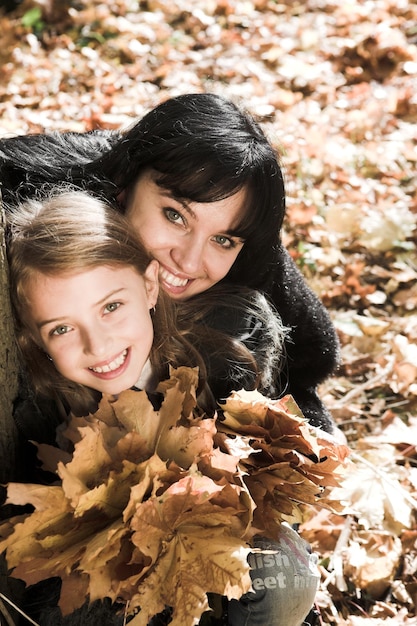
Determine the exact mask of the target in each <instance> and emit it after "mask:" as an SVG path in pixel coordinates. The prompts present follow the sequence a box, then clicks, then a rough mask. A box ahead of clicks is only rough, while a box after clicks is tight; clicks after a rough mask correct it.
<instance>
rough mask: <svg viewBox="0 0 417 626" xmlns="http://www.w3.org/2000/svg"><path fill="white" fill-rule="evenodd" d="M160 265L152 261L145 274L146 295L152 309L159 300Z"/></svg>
mask: <svg viewBox="0 0 417 626" xmlns="http://www.w3.org/2000/svg"><path fill="white" fill-rule="evenodd" d="M158 274H159V263H158V261H156V260H155V259H154V260H153V261H151V262H150V263H149V265H148V267H147V268H146V270H145V273H144V279H145V289H146V295H147V297H148V306H149V308H150V309H152V308H153V307H154V306H155V304H156V301H157V300H158V293H159V280H158Z"/></svg>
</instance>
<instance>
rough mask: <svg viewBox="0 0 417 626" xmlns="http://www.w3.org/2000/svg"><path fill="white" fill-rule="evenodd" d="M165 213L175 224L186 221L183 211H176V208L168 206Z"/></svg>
mask: <svg viewBox="0 0 417 626" xmlns="http://www.w3.org/2000/svg"><path fill="white" fill-rule="evenodd" d="M164 213H165V217H166V218H167V220H168V221H169V222H172V223H173V224H180V223H182V224H183V223H184V218H183V217H182V215H181V213H179V211H176V210H175V209H169V208H166V209H164Z"/></svg>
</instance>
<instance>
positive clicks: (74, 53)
mask: <svg viewBox="0 0 417 626" xmlns="http://www.w3.org/2000/svg"><path fill="white" fill-rule="evenodd" d="M54 4H55V6H56V7H57V8H58V9H59V8H61V7H63V8H62V10H61V11H60V15H59V16H58V18H56V21H54V20H55V18H53V16H52V13H51V10H49V13H48V10H47V9H48V6H49V7H52V5H54ZM39 6H43V7H46V9H45V8H44V9H43V13H44V14H42V15H41V19H39V18H38V21H36V19H35V18H36V15H34V14H32V18H31V19H32V25H30V20H27V19H26V21H25V23H23V18H24V16H25V15H26V13H27V11H29V10H30V9H33V8H36V7H39ZM41 22H43V26H42V24H41ZM416 23H417V5H416V4H415V2H409V1H404V2H398V0H369V1H367V2H363V1H362V0H350V1H349V2H334V1H331V0H321V1H318V0H305V1H304V0H303V1H294V0H283V1H281V2H274V1H271V0H246V1H245V2H242V1H240V0H212V1H210V2H207V0H178V1H177V2H168V1H166V0H148V2H139V1H136V0H117V1H112V2H110V1H109V0H106V1H105V0H90V1H89V2H84V1H82V0H80V1H79V2H77V3H76V5H73V6H70V7H69V8H68V7H67V3H64V2H53V1H50V2H47V3H46V2H44V1H43V0H42V2H41V1H40V0H25V2H24V3H21V4H19V5H18V7H17V9H16V10H15V11H11V12H10V13H5V12H4V11H3V12H1V9H0V41H1V46H0V61H1V70H0V71H1V82H0V132H1V133H2V134H3V135H10V134H16V133H17V134H24V133H28V132H45V131H46V132H48V131H51V130H76V131H84V130H90V129H92V128H110V129H112V128H119V127H126V126H128V125H130V124H131V123H132V122H133V121H134V120H135V119H136V117H137V116H141V115H143V114H144V113H145V112H146V111H147V110H148V109H150V108H152V107H153V106H154V105H156V104H157V103H159V102H160V101H161V100H164V99H166V98H168V97H170V96H173V95H177V94H178V93H187V92H194V91H213V92H215V93H221V94H224V95H226V96H228V97H230V98H232V99H234V100H236V101H237V102H238V103H240V104H242V105H244V106H246V107H247V108H248V109H249V111H251V112H252V113H253V114H255V115H256V116H257V117H258V119H259V120H260V121H261V122H262V124H263V126H264V128H265V129H266V130H267V132H268V134H269V136H270V138H271V140H272V141H273V143H274V145H275V146H276V147H277V148H278V150H279V152H280V154H281V161H282V164H283V168H284V172H285V180H286V186H287V218H286V221H285V229H284V233H283V236H284V242H285V244H286V246H287V247H288V249H289V251H290V252H291V254H292V256H293V257H294V258H295V260H296V261H297V263H298V264H299V266H300V268H301V269H302V271H303V273H304V275H305V276H306V279H307V281H308V282H309V284H310V285H311V286H312V288H313V289H314V290H315V291H316V292H317V294H318V295H319V296H320V297H321V298H322V300H323V302H324V303H325V305H326V306H327V307H328V309H329V311H330V314H331V316H332V319H333V320H334V322H335V325H336V328H337V330H338V332H339V336H340V339H341V357H342V358H341V366H340V368H339V370H338V371H337V372H336V374H335V376H334V377H332V378H331V379H330V380H329V381H327V382H326V383H325V384H323V385H322V387H321V390H320V392H321V396H322V397H323V398H324V400H325V402H326V404H327V406H328V407H329V408H330V409H331V411H332V413H333V415H334V416H335V419H336V420H337V422H338V424H339V426H340V428H341V430H342V431H343V432H344V434H345V435H346V437H347V440H348V442H349V445H350V446H351V447H352V448H354V450H355V453H356V454H358V455H359V456H362V455H366V458H367V459H368V458H369V455H370V454H371V453H372V465H373V466H374V467H375V469H380V470H381V471H382V475H388V476H389V475H391V473H392V477H393V478H395V480H396V481H397V482H396V483H395V484H396V485H398V484H399V485H400V486H401V489H400V490H398V491H395V492H394V493H395V498H396V499H398V500H396V499H394V502H393V506H394V508H395V509H397V510H398V516H399V517H400V518H401V519H402V518H403V517H404V519H406V518H407V511H408V509H409V507H410V504H409V502H408V503H407V498H406V497H405V496H404V493H405V492H406V493H408V494H409V495H410V497H411V498H415V497H416V479H415V470H416V467H417V458H416V451H415V435H414V432H415V428H416V426H415V419H416V415H417V412H416V410H417V389H416V356H415V346H416V344H417V320H416V309H417V256H416V220H417V218H416V215H417V195H416V163H417V148H416V145H417V136H416V133H417V131H416V129H417V125H416V121H417V99H416V95H415V94H416V93H417V37H416ZM25 24H26V25H25ZM368 438H371V440H369V441H368ZM391 438H392V439H391ZM398 439H402V441H401V442H400V441H398ZM385 444H388V445H389V446H391V448H392V450H393V451H394V452H393V455H387V450H386V446H385ZM368 447H369V448H370V452H369V454H368V452H367V450H368ZM379 452H381V456H379ZM223 460H224V457H223ZM213 462H214V461H213ZM353 462H354V463H355V464H357V465H358V468H359V467H361V468H362V471H363V472H364V475H365V476H367V480H366V481H365V484H369V485H370V486H371V487H372V493H374V492H375V491H376V492H377V493H379V494H380V495H381V494H382V497H381V501H379V500H378V502H375V500H374V499H372V500H370V502H374V506H375V513H377V512H378V519H379V520H380V521H381V517H382V515H384V516H385V512H384V504H383V503H384V500H385V496H384V495H383V494H384V491H383V485H384V481H383V480H382V477H381V475H380V476H378V475H377V474H375V473H374V475H373V476H374V477H373V478H372V473H371V470H370V468H369V466H366V464H365V465H361V464H360V462H359V461H358V459H356V460H355V461H353ZM365 468H366V469H365ZM229 469H230V471H232V468H229ZM358 479H359V476H358ZM377 487H378V488H377ZM378 490H379V491H378ZM381 490H382V491H381ZM391 493H392V492H391ZM345 495H346V498H347V500H348V499H349V496H348V494H345ZM358 497H359V494H356V495H355V498H356V501H358ZM362 499H363V501H364V502H366V495H363V497H362ZM391 499H392V498H391ZM411 508H412V507H411ZM365 513H366V511H365V512H364V511H360V512H359V511H358V516H356V515H354V514H353V513H350V514H347V513H346V515H345V516H335V514H334V513H331V514H330V513H329V514H326V516H325V517H323V513H320V514H319V516H318V517H317V518H312V520H311V527H310V529H309V531H308V533H309V538H310V540H311V541H312V542H313V545H314V547H315V548H316V549H317V551H318V553H319V554H320V555H321V556H322V563H323V580H322V589H321V591H320V594H319V595H318V600H319V604H320V605H321V606H322V607H323V608H322V620H323V621H324V623H328V624H332V625H335V626H362V624H366V625H367V626H381V624H383V625H384V626H397V625H398V624H407V625H408V624H409V625H410V626H414V624H415V620H416V605H417V594H416V588H417V586H416V585H417V580H416V576H415V571H416V570H417V543H416V539H417V538H416V532H417V524H416V522H415V520H414V512H413V513H412V518H413V519H412V523H411V527H410V529H409V530H407V529H404V530H403V531H402V532H401V535H400V540H401V544H402V554H401V557H400V561H399V565H398V567H397V568H396V570H395V573H394V574H392V572H391V573H390V576H389V577H388V579H389V585H388V587H386V591H385V592H383V593H382V595H381V596H380V597H378V599H375V598H374V597H371V596H370V595H369V594H368V593H367V591H366V589H365V587H363V588H362V587H361V586H358V584H357V581H358V580H363V578H364V577H363V576H360V577H359V576H356V575H355V581H356V582H353V579H351V578H350V577H351V575H352V576H354V573H353V570H352V569H349V575H348V572H347V570H345V571H343V564H344V563H347V562H348V560H349V553H346V555H345V557H344V558H342V551H341V550H339V551H338V552H337V554H334V558H332V563H334V568H333V565H332V568H331V570H327V569H326V567H327V566H328V563H329V559H330V558H331V552H332V551H333V550H334V548H335V545H336V540H337V537H339V538H340V537H341V543H340V544H339V545H340V546H343V545H344V544H343V541H344V538H345V537H346V532H347V529H348V528H349V529H352V532H353V531H355V532H357V533H358V535H357V536H358V537H359V536H360V533H361V532H362V530H364V532H366V533H368V534H366V535H362V536H360V540H358V541H359V544H360V546H361V547H362V549H366V545H367V543H368V542H370V543H372V542H373V539H372V533H373V532H375V534H376V537H378V541H379V542H382V543H384V541H385V539H383V537H384V535H383V534H381V529H380V527H379V526H373V524H374V521H373V520H374V517H375V516H374V517H373V518H372V519H371V520H368V521H366V516H365ZM359 520H360V521H359ZM362 524H365V527H363V526H362ZM378 524H379V522H378ZM343 529H344V530H345V533H343V532H342V531H343ZM384 532H385V531H384ZM355 541H356V539H355ZM347 545H348V544H346V546H347ZM386 545H387V550H389V547H390V545H391V544H390V543H389V542H388V540H387V544H386ZM396 545H397V542H394V544H392V546H393V550H394V558H393V559H392V562H395V558H396V555H397V549H396ZM394 569H395V568H394ZM374 574H375V571H374V572H373V573H371V572H370V571H369V570H368V574H367V578H368V583H369V584H371V579H372V576H373V575H374ZM335 577H336V579H337V581H338V584H339V583H340V584H341V580H342V578H343V579H344V580H345V583H344V584H345V590H344V591H340V589H339V587H338V586H336V585H335V584H334V580H335ZM361 584H362V583H361ZM324 607H326V608H324Z"/></svg>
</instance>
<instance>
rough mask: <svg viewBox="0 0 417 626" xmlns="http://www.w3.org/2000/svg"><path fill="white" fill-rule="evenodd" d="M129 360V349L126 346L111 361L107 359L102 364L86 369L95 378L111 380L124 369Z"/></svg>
mask: <svg viewBox="0 0 417 626" xmlns="http://www.w3.org/2000/svg"><path fill="white" fill-rule="evenodd" d="M129 361H130V349H129V348H126V349H125V350H123V352H121V353H120V354H119V355H118V356H116V357H115V358H114V359H112V360H111V361H107V362H105V363H104V364H102V365H96V366H94V367H89V368H88V370H89V371H90V372H91V373H92V374H93V375H94V376H96V377H97V378H100V379H102V380H112V379H113V378H117V377H118V376H120V375H121V374H123V372H124V371H125V370H126V368H127V367H128V365H129Z"/></svg>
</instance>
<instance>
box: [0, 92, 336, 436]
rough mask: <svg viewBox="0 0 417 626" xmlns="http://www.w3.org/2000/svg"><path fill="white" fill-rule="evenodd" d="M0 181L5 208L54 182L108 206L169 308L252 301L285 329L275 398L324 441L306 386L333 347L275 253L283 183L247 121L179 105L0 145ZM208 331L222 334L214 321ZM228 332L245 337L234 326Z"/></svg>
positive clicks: (300, 283)
mask: <svg viewBox="0 0 417 626" xmlns="http://www.w3.org/2000/svg"><path fill="white" fill-rule="evenodd" d="M0 179H1V182H2V185H3V187H2V189H3V195H4V199H5V200H6V203H8V204H14V203H15V202H17V201H19V200H20V199H22V198H26V197H30V196H31V195H33V194H38V193H39V192H40V189H39V188H40V186H42V185H43V184H44V183H55V182H61V181H62V180H69V181H71V182H74V183H76V184H81V185H83V186H84V187H85V188H87V189H89V190H90V191H92V192H95V193H98V194H104V195H105V196H106V197H107V198H113V199H114V200H115V201H116V203H117V205H118V207H119V208H120V210H121V211H122V212H123V213H125V214H126V215H127V217H128V219H129V220H130V222H131V223H132V225H133V226H134V228H135V229H137V230H138V232H139V234H140V236H141V238H142V240H143V242H144V244H145V247H146V248H147V249H148V251H149V252H150V253H151V255H152V256H153V257H154V258H155V259H157V260H158V262H159V264H160V273H159V279H160V284H161V287H162V289H163V290H164V291H166V292H167V293H168V294H169V295H170V296H171V298H173V299H174V300H179V301H189V302H192V301H193V300H196V302H197V304H198V298H199V297H200V295H201V294H202V293H204V292H205V291H207V290H208V289H210V288H212V287H213V286H214V285H216V284H230V283H232V284H233V285H237V286H242V287H243V286H244V287H249V288H252V289H256V290H260V291H262V292H263V293H264V294H265V295H266V296H267V297H268V298H269V300H270V301H271V302H272V303H273V305H274V306H275V307H276V309H277V311H278V314H279V315H280V316H281V318H282V321H283V323H284V325H286V326H288V327H289V328H290V332H289V334H288V336H287V340H286V345H285V354H286V364H285V369H284V372H283V371H282V370H281V368H278V371H277V375H276V380H275V388H276V390H277V394H282V393H291V394H292V395H293V396H294V398H295V400H296V401H297V402H298V404H299V406H300V408H301V409H302V411H303V413H304V415H305V416H306V417H307V418H308V419H309V420H310V422H311V423H312V424H314V425H316V426H320V427H322V428H324V429H325V430H328V431H332V430H333V422H332V419H331V416H330V415H329V413H328V411H327V410H326V408H325V407H324V406H323V404H322V402H321V400H320V399H319V397H318V395H317V386H318V385H319V384H320V383H321V382H322V381H323V380H325V379H326V378H327V377H328V376H329V375H330V374H331V373H332V372H333V371H334V369H335V368H336V366H337V362H338V355H339V346H338V340H337V336H336V333H335V330H334V328H333V325H332V324H331V321H330V318H329V315H328V313H327V312H326V310H325V309H324V307H323V305H322V303H321V302H320V300H319V299H318V298H317V296H316V295H315V294H314V293H313V292H312V290H311V289H310V288H309V287H308V286H307V284H306V282H305V280H304V278H303V276H302V275H301V273H300V272H299V270H298V269H297V267H296V266H295V264H294V262H293V260H292V259H291V257H290V255H289V254H288V252H287V251H286V250H285V248H284V247H283V245H282V242H281V239H280V229H281V226H282V223H283V219H284V214H285V191H284V182H283V176H282V172H281V168H280V165H279V162H278V158H277V154H276V152H275V150H274V149H273V147H272V146H271V144H270V143H269V141H268V139H267V137H266V136H265V134H264V132H263V131H262V129H261V128H260V126H259V125H258V124H257V123H256V122H255V120H254V119H253V118H252V117H251V116H250V115H248V114H246V113H245V112H243V111H241V110H240V109H239V108H238V107H237V106H235V104H234V103H232V102H231V101H229V100H227V99H225V98H223V97H220V96H217V95H214V94H187V95H183V96H178V97H176V98H172V99H169V100H167V101H165V102H163V103H162V104H160V105H159V106H157V107H156V108H154V109H153V110H152V111H150V112H149V113H148V114H147V115H145V116H144V117H143V118H142V119H141V120H140V121H139V122H137V123H136V124H135V125H134V126H132V127H131V128H130V129H129V130H127V131H124V132H109V131H104V132H102V131H96V132H92V133H81V134H77V133H63V134H56V133H54V134H52V135H34V136H28V137H15V138H9V139H3V140H1V141H0ZM252 321H253V320H252ZM211 323H212V324H213V325H214V326H215V327H217V328H220V329H222V328H227V327H230V322H228V320H227V319H225V315H224V313H223V314H222V313H219V315H218V316H216V315H213V316H212V319H211ZM239 327H240V328H239V334H241V335H242V336H245V328H244V327H245V320H240V321H239ZM242 328H243V331H242ZM252 339H253V337H252Z"/></svg>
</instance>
